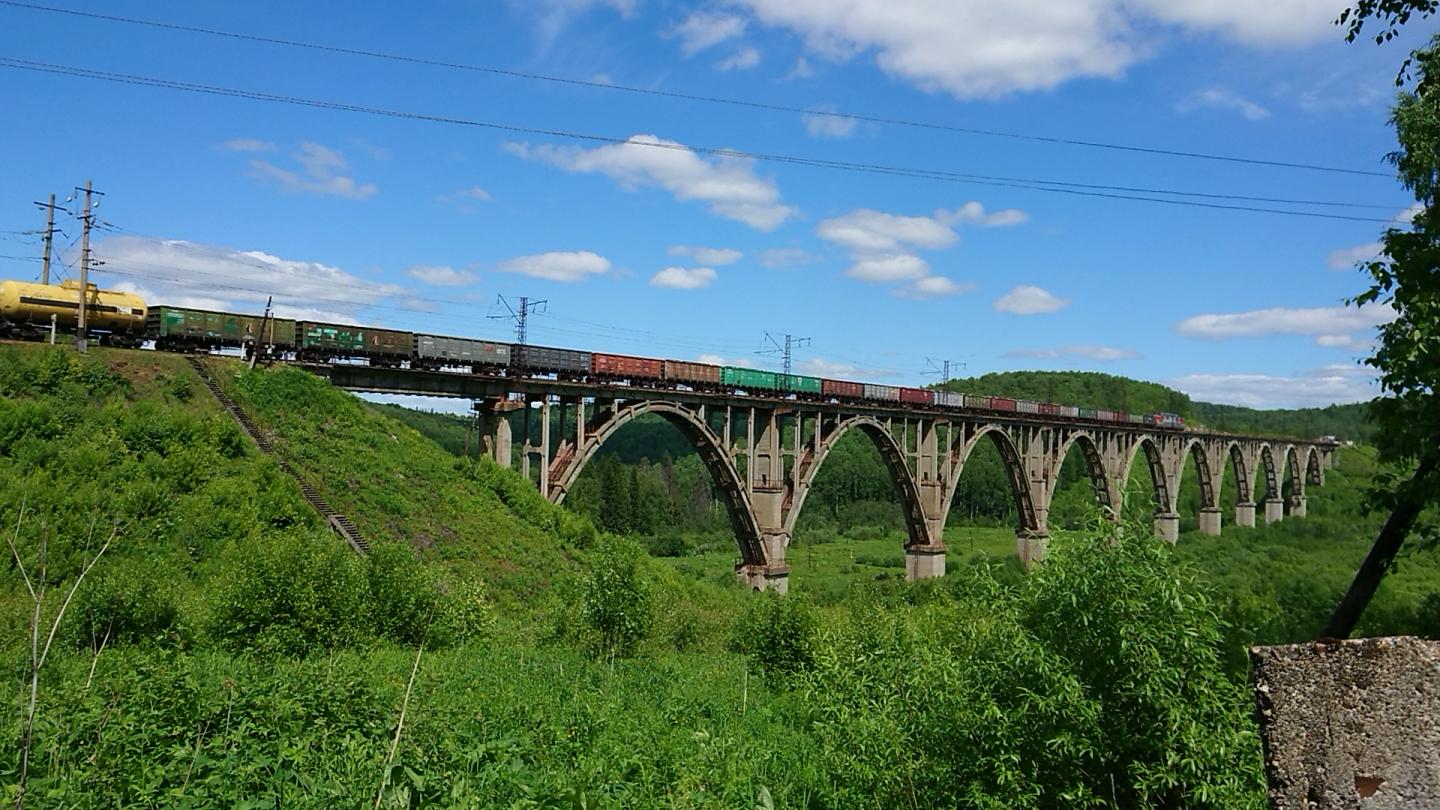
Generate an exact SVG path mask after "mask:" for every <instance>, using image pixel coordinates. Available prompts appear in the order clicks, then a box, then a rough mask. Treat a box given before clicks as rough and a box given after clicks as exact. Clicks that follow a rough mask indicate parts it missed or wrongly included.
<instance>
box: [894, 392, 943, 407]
mask: <svg viewBox="0 0 1440 810" xmlns="http://www.w3.org/2000/svg"><path fill="white" fill-rule="evenodd" d="M900 401H901V402H908V403H910V404H912V405H933V404H935V392H934V391H931V390H930V389H928V388H901V389H900Z"/></svg>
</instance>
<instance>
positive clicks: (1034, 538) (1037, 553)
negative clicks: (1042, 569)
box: [1015, 529, 1050, 571]
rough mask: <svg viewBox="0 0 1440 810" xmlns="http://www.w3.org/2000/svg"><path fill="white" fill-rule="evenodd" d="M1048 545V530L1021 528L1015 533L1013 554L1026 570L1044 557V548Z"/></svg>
mask: <svg viewBox="0 0 1440 810" xmlns="http://www.w3.org/2000/svg"><path fill="white" fill-rule="evenodd" d="M1049 546H1050V532H1048V531H1046V530H1044V529H1021V530H1020V531H1018V532H1016V533H1015V556H1017V557H1019V558H1020V565H1021V566H1023V567H1024V568H1025V570H1026V571H1029V570H1030V569H1032V568H1034V567H1035V564H1036V563H1038V562H1040V561H1041V560H1043V559H1045V549H1046V548H1048V547H1049Z"/></svg>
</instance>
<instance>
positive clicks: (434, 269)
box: [405, 264, 475, 287]
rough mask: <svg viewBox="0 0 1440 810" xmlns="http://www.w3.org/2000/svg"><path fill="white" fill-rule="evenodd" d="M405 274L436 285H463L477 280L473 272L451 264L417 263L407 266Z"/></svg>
mask: <svg viewBox="0 0 1440 810" xmlns="http://www.w3.org/2000/svg"><path fill="white" fill-rule="evenodd" d="M405 275H407V276H409V277H411V278H413V279H416V280H419V281H422V282H424V283H426V284H431V285H434V286H436V287H463V286H465V285H467V284H470V283H472V282H474V281H475V274H474V273H473V272H471V271H469V270H456V269H455V268H453V267H450V266H449V265H435V264H417V265H414V266H413V267H409V268H407V269H406V270H405Z"/></svg>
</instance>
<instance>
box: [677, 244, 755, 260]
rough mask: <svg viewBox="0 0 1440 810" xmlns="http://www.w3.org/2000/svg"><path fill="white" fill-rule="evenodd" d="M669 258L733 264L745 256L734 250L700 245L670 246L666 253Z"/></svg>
mask: <svg viewBox="0 0 1440 810" xmlns="http://www.w3.org/2000/svg"><path fill="white" fill-rule="evenodd" d="M668 252H669V254H670V255H671V256H684V257H686V258H690V259H694V260H695V261H697V262H699V263H701V264H714V265H724V264H734V263H735V262H738V261H740V260H741V259H742V258H744V257H745V254H743V253H741V252H740V251H738V250H736V249H734V248H714V247H702V246H700V245H671V246H670V250H669V251H668Z"/></svg>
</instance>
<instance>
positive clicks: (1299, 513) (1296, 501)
mask: <svg viewBox="0 0 1440 810" xmlns="http://www.w3.org/2000/svg"><path fill="white" fill-rule="evenodd" d="M1305 511H1306V509H1305V496H1304V495H1301V496H1300V497H1298V498H1297V497H1292V498H1291V499H1290V517H1305Z"/></svg>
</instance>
